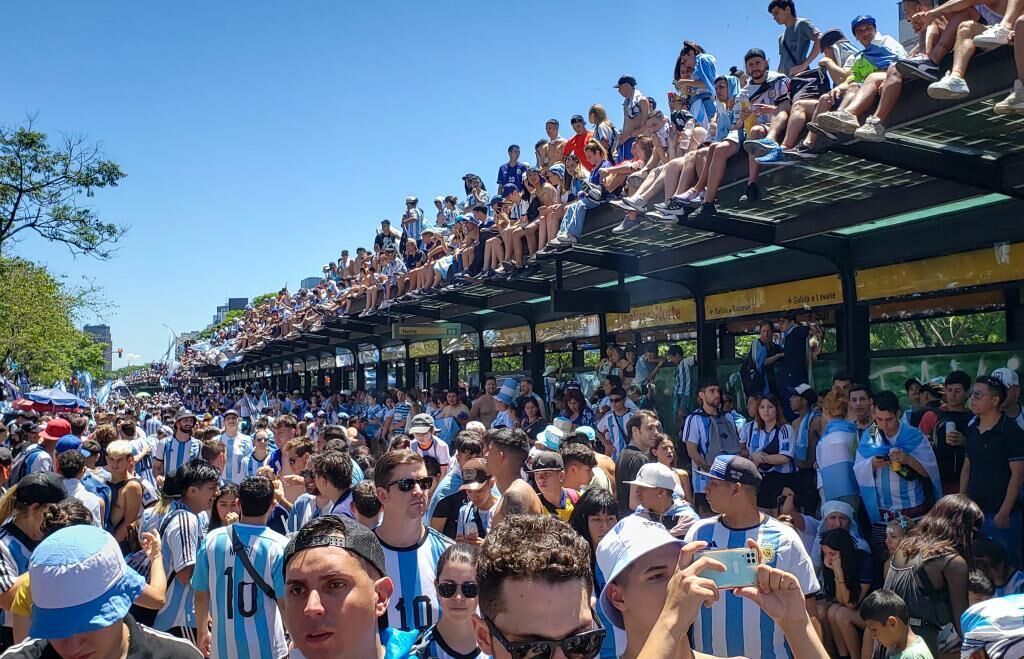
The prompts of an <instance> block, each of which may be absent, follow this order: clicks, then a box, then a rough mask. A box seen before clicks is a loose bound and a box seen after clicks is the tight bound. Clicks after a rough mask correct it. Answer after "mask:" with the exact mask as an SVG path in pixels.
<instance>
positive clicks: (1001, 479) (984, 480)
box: [967, 414, 1024, 515]
mask: <svg viewBox="0 0 1024 659" xmlns="http://www.w3.org/2000/svg"><path fill="white" fill-rule="evenodd" d="M967 457H968V459H970V461H971V470H970V473H969V475H968V479H967V494H968V496H970V497H971V498H972V499H974V501H975V502H976V503H977V504H978V505H979V506H980V507H981V509H982V510H983V511H984V512H985V513H986V514H989V515H994V514H996V513H997V512H999V508H1000V507H1002V505H1003V499H1005V498H1006V488H1007V486H1008V485H1009V484H1010V463H1011V462H1017V461H1020V460H1024V431H1022V430H1021V429H1020V427H1019V426H1017V424H1016V423H1015V422H1014V420H1013V419H1011V418H1009V417H1007V416H1006V415H1005V414H1003V415H1001V416H1000V417H999V421H997V422H996V425H994V426H992V427H991V428H990V429H989V430H987V431H986V432H984V433H983V432H981V431H980V430H979V429H978V420H977V419H975V420H974V421H972V422H971V424H970V427H969V428H968V429H967Z"/></svg>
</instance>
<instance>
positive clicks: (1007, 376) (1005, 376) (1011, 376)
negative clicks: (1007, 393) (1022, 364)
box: [992, 366, 1020, 388]
mask: <svg viewBox="0 0 1024 659" xmlns="http://www.w3.org/2000/svg"><path fill="white" fill-rule="evenodd" d="M992 377H994V378H995V379H997V380H999V381H1000V382H1002V383H1003V386H1004V387H1006V388H1010V387H1019V386H1020V376H1019V375H1017V371H1015V370H1013V369H1012V368H1006V367H1005V366H1004V367H1003V368H997V369H996V370H994V371H992Z"/></svg>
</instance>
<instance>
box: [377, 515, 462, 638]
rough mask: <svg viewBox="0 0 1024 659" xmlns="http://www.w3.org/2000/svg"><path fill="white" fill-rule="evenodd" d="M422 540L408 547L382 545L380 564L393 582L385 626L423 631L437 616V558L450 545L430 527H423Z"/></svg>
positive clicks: (438, 611)
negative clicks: (435, 584)
mask: <svg viewBox="0 0 1024 659" xmlns="http://www.w3.org/2000/svg"><path fill="white" fill-rule="evenodd" d="M424 530H425V533H424V534H423V539H422V540H420V542H419V544H417V545H413V546H412V547H391V546H390V545H387V544H384V543H383V542H381V543H380V544H381V546H383V547H384V567H385V568H386V570H387V573H388V575H389V576H390V577H391V580H392V581H394V582H395V592H394V594H393V595H392V596H391V602H390V604H389V606H388V613H387V626H388V627H392V628H394V629H402V630H405V631H408V630H410V629H418V630H421V631H422V630H424V629H428V628H429V627H431V626H432V625H434V624H435V623H436V622H437V621H438V619H439V618H440V615H441V614H440V611H441V607H440V605H439V603H438V598H437V590H436V589H435V588H434V582H435V581H437V561H438V559H439V558H441V554H442V553H444V550H445V549H447V548H448V547H449V546H451V545H452V544H454V543H453V542H452V540H451V538H448V537H446V536H444V535H442V534H441V533H439V532H437V531H435V530H434V529H432V528H428V527H425V529H424Z"/></svg>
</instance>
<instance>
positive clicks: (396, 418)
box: [387, 403, 412, 435]
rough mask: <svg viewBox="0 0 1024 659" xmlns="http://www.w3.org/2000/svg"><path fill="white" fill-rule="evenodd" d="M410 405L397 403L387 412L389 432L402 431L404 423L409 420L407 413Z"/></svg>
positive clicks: (410, 407) (409, 410)
mask: <svg viewBox="0 0 1024 659" xmlns="http://www.w3.org/2000/svg"><path fill="white" fill-rule="evenodd" d="M411 411H412V405H411V404H409V403H398V404H397V405H395V406H394V408H392V409H391V411H390V412H388V413H387V416H390V417H391V434H392V435H394V434H396V433H404V432H405V423H406V421H408V420H409V413H410V412H411Z"/></svg>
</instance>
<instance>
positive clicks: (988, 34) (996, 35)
mask: <svg viewBox="0 0 1024 659" xmlns="http://www.w3.org/2000/svg"><path fill="white" fill-rule="evenodd" d="M1011 33H1012V31H1011V30H1010V28H1008V27H1006V26H1005V25H1003V24H1002V23H996V24H995V25H989V26H988V27H987V28H985V31H984V32H982V33H981V34H979V35H978V36H976V37H974V45H975V47H977V48H981V49H983V50H988V49H991V48H999V47H1000V46H1006V45H1008V44H1009V43H1010V34H1011Z"/></svg>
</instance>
